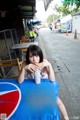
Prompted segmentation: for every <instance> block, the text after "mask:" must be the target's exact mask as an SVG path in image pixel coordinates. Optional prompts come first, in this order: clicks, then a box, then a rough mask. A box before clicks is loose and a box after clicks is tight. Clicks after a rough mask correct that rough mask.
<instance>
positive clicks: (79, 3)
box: [63, 0, 80, 9]
mask: <svg viewBox="0 0 80 120" xmlns="http://www.w3.org/2000/svg"><path fill="white" fill-rule="evenodd" d="M63 4H67V5H74V4H75V5H76V9H78V8H79V7H80V0H64V1H63Z"/></svg>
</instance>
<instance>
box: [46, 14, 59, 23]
mask: <svg viewBox="0 0 80 120" xmlns="http://www.w3.org/2000/svg"><path fill="white" fill-rule="evenodd" d="M59 17H60V16H59V15H54V14H52V15H49V16H48V18H47V22H49V23H51V22H53V19H54V20H56V19H58V18H59Z"/></svg>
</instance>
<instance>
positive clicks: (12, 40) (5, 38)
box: [0, 29, 18, 59]
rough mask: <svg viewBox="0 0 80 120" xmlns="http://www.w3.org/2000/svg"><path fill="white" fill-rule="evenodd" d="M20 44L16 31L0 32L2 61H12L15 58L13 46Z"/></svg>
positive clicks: (0, 57)
mask: <svg viewBox="0 0 80 120" xmlns="http://www.w3.org/2000/svg"><path fill="white" fill-rule="evenodd" d="M16 43H18V39H17V33H16V30H15V29H6V30H3V31H0V59H7V58H8V59H12V58H13V57H15V56H16V55H15V53H14V51H13V50H12V49H11V47H12V45H14V44H16Z"/></svg>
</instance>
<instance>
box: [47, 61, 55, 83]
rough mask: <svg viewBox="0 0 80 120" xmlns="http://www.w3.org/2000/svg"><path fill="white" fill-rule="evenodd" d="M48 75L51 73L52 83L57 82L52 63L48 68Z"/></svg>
mask: <svg viewBox="0 0 80 120" xmlns="http://www.w3.org/2000/svg"><path fill="white" fill-rule="evenodd" d="M48 73H49V79H50V80H51V81H55V74H54V70H53V68H52V65H51V63H50V64H49V66H48Z"/></svg>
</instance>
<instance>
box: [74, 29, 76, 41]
mask: <svg viewBox="0 0 80 120" xmlns="http://www.w3.org/2000/svg"><path fill="white" fill-rule="evenodd" d="M74 39H77V32H76V30H75V33H74Z"/></svg>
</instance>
